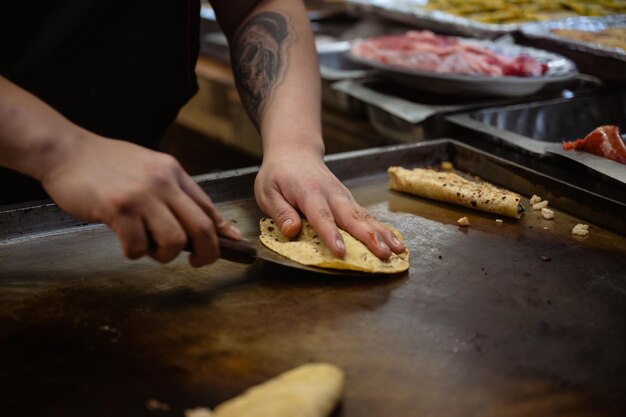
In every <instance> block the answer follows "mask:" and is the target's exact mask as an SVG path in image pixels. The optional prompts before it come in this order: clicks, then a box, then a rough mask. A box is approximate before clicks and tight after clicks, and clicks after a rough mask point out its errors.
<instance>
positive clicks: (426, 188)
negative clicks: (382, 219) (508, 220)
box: [387, 166, 524, 219]
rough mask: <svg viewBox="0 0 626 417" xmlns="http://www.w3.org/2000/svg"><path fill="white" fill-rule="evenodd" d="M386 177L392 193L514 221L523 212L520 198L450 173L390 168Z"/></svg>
mask: <svg viewBox="0 0 626 417" xmlns="http://www.w3.org/2000/svg"><path fill="white" fill-rule="evenodd" d="M387 173H388V174H389V188H391V189H392V190H395V191H401V192H405V193H410V194H414V195H417V196H420V197H425V198H430V199H433V200H438V201H444V202H447V203H452V204H457V205H459V206H464V207H469V208H473V209H476V210H481V211H485V212H488V213H493V214H499V215H502V216H508V217H513V218H516V219H519V218H520V214H521V213H522V212H523V211H524V208H523V207H522V206H521V205H520V201H521V196H520V195H519V194H516V193H513V192H511V191H508V190H504V189H501V188H498V187H496V186H494V185H492V184H489V183H486V182H480V183H479V182H474V181H470V180H467V179H465V178H463V177H461V176H459V175H457V174H454V173H452V172H438V171H435V170H432V169H423V168H414V169H410V170H409V169H405V168H402V167H397V166H392V167H389V169H388V170H387Z"/></svg>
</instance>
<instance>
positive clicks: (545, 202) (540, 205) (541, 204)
mask: <svg viewBox="0 0 626 417" xmlns="http://www.w3.org/2000/svg"><path fill="white" fill-rule="evenodd" d="M546 207H548V200H543V201H540V202H538V203H535V204H533V210H541V209H543V208H546Z"/></svg>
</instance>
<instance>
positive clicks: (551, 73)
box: [348, 38, 578, 97]
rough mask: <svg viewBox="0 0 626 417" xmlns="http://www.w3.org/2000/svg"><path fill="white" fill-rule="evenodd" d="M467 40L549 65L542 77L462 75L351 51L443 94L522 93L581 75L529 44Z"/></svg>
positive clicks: (397, 76) (374, 65) (399, 79)
mask: <svg viewBox="0 0 626 417" xmlns="http://www.w3.org/2000/svg"><path fill="white" fill-rule="evenodd" d="M460 39H461V40H462V41H463V42H464V43H472V44H474V45H478V46H481V47H484V48H487V49H490V50H492V51H494V52H496V53H498V54H501V55H504V56H516V55H520V54H526V55H529V56H531V57H532V58H534V59H536V60H537V61H539V62H542V63H544V64H546V65H547V66H548V70H547V72H546V73H545V74H544V75H542V76H540V77H512V76H506V77H497V76H488V75H462V74H451V73H439V72H432V71H420V70H414V69H410V68H405V67H401V66H395V65H388V64H384V63H381V62H378V61H374V60H370V59H365V58H361V57H358V56H355V55H353V54H352V53H350V52H348V57H349V58H350V59H352V60H353V61H355V62H358V63H361V64H364V65H368V66H370V67H372V68H375V69H376V70H378V72H379V73H380V75H381V76H383V77H386V78H390V79H393V80H395V81H397V82H400V83H402V84H404V85H407V86H409V87H414V88H418V89H422V90H427V91H432V92H435V93H443V94H456V95H466V96H496V97H520V96H526V95H530V94H533V93H536V92H537V91H539V90H541V89H542V88H543V87H545V86H546V85H548V84H551V83H560V82H564V81H568V80H571V79H572V78H574V77H576V76H577V75H578V70H577V69H576V65H575V64H574V63H573V62H572V61H571V60H569V59H567V58H565V57H563V56H561V55H557V54H554V53H551V52H547V51H544V50H541V49H536V48H529V47H524V46H519V45H514V44H509V43H503V42H492V41H486V40H474V39H464V38H460Z"/></svg>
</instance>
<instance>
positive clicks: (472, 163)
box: [0, 138, 626, 245]
mask: <svg viewBox="0 0 626 417" xmlns="http://www.w3.org/2000/svg"><path fill="white" fill-rule="evenodd" d="M325 160H326V163H327V165H328V167H329V168H330V169H331V171H333V173H334V174H335V175H336V176H337V177H338V178H339V179H340V180H341V181H349V180H355V179H366V178H367V177H373V176H381V175H386V174H385V173H386V171H387V168H388V167H389V166H391V165H402V166H407V167H410V166H427V165H431V166H434V165H436V164H437V163H439V162H442V161H450V160H451V161H452V162H453V163H454V164H455V166H456V167H457V168H458V169H460V170H462V171H466V172H468V173H472V174H474V175H479V176H481V177H482V178H484V179H485V180H488V181H491V182H494V183H496V184H498V185H500V186H505V187H507V188H509V189H511V190H513V191H516V192H519V193H522V194H526V195H532V194H542V195H543V197H544V198H549V199H550V200H551V204H552V205H553V206H554V207H557V208H559V209H562V210H565V211H567V212H570V213H572V214H573V215H575V216H578V217H581V218H582V219H586V220H589V221H591V222H593V223H596V224H598V225H601V226H604V227H606V228H607V229H609V230H614V231H616V232H619V233H622V234H626V219H625V218H623V217H622V216H620V213H625V212H626V205H625V204H623V203H620V202H618V201H615V200H612V199H610V198H607V197H604V196H601V195H598V194H595V193H592V192H589V191H587V190H585V189H582V188H580V187H577V186H575V185H572V184H570V183H567V182H564V181H561V180H559V179H557V178H553V177H550V176H548V175H545V174H543V173H540V172H537V171H535V170H532V169H529V168H527V167H525V166H523V165H520V164H517V163H515V162H511V161H509V160H507V159H505V158H501V157H499V156H496V155H493V154H490V153H488V152H485V151H483V150H480V149H478V148H475V147H472V146H469V145H467V144H464V143H461V142H459V141H456V140H453V139H448V138H442V139H437V140H432V141H428V142H421V143H411V144H401V145H392V146H385V147H378V148H370V149H366V150H358V151H352V152H345V153H340V154H334V155H330V156H327V157H326V158H325ZM486 167H488V169H486ZM257 172H258V167H248V168H243V169H236V170H230V171H224V172H220V173H215V174H206V175H201V176H196V177H194V179H195V180H196V181H197V182H198V184H199V185H200V186H201V187H202V188H203V189H204V190H205V191H206V192H207V193H209V195H210V196H211V198H212V200H213V201H214V202H215V203H216V204H220V203H226V202H232V201H237V200H243V199H251V198H254V194H253V184H254V178H255V176H256V173H257ZM511 182H512V183H511ZM86 226H88V227H93V225H92V224H86V223H84V222H81V221H80V220H77V219H74V218H73V217H71V216H69V215H67V214H65V213H64V212H63V211H61V210H60V209H59V208H58V207H57V206H56V205H55V204H54V203H52V202H51V201H46V202H39V203H37V204H32V203H31V204H24V205H21V206H15V205H14V206H10V207H9V206H7V207H0V245H2V244H3V243H7V242H10V241H13V240H16V239H17V240H20V239H28V238H32V237H35V236H40V235H46V234H51V233H64V232H71V231H75V230H78V229H80V228H84V227H86Z"/></svg>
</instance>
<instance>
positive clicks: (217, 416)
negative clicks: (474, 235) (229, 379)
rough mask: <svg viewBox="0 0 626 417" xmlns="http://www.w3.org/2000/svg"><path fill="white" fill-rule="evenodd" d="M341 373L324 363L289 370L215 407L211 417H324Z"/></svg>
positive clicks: (338, 388) (336, 394) (341, 380)
mask: <svg viewBox="0 0 626 417" xmlns="http://www.w3.org/2000/svg"><path fill="white" fill-rule="evenodd" d="M344 380H345V377H344V373H343V371H342V370H341V369H339V368H338V367H336V366H334V365H330V364H327V363H309V364H306V365H302V366H299V367H297V368H295V369H292V370H289V371H287V372H284V373H282V374H280V375H278V376H277V377H275V378H272V379H270V380H269V381H266V382H264V383H262V384H260V385H256V386H254V387H252V388H250V389H248V390H247V391H245V392H244V393H243V394H241V395H239V396H238V397H235V398H233V399H231V400H228V401H225V402H223V403H221V404H220V405H218V406H217V407H216V408H215V410H214V412H213V414H212V415H213V417H327V416H328V415H330V413H331V412H332V411H333V410H334V409H335V407H336V405H337V402H338V401H339V398H340V397H341V392H342V391H343V386H344Z"/></svg>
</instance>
